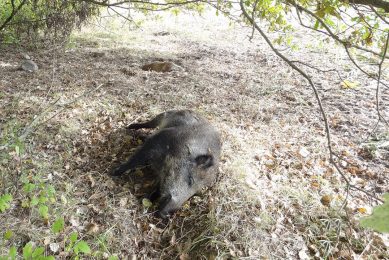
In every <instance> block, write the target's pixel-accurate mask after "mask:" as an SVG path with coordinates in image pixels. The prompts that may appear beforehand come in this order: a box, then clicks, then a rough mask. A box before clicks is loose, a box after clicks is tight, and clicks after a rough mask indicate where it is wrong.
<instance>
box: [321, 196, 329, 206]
mask: <svg viewBox="0 0 389 260" xmlns="http://www.w3.org/2000/svg"><path fill="white" fill-rule="evenodd" d="M331 200H332V197H331V196H330V195H324V196H323V197H321V199H320V202H321V204H323V205H324V206H329V205H330V204H331Z"/></svg>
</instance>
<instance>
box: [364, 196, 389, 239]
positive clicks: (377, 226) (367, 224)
mask: <svg viewBox="0 0 389 260" xmlns="http://www.w3.org/2000/svg"><path fill="white" fill-rule="evenodd" d="M383 197H384V199H385V202H384V204H382V205H379V206H376V207H374V208H373V214H371V215H370V216H368V217H366V218H362V219H361V226H362V227H364V228H371V229H373V230H374V231H378V232H381V233H389V193H386V194H384V196H383Z"/></svg>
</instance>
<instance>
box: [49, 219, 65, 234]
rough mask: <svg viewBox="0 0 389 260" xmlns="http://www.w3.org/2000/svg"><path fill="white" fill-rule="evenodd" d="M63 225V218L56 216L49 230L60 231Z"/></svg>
mask: <svg viewBox="0 0 389 260" xmlns="http://www.w3.org/2000/svg"><path fill="white" fill-rule="evenodd" d="M64 226H65V221H64V219H63V218H58V219H57V220H56V221H55V222H54V223H53V225H52V227H51V230H52V231H53V232H54V233H59V232H61V231H62V229H63V228H64Z"/></svg>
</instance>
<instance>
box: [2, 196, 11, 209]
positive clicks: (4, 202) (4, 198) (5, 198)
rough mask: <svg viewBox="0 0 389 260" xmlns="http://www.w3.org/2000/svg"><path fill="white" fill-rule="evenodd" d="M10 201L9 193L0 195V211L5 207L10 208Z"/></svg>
mask: <svg viewBox="0 0 389 260" xmlns="http://www.w3.org/2000/svg"><path fill="white" fill-rule="evenodd" d="M11 201H12V195H11V194H4V195H2V196H0V212H4V211H5V210H6V209H8V208H10V207H11V205H10V202H11Z"/></svg>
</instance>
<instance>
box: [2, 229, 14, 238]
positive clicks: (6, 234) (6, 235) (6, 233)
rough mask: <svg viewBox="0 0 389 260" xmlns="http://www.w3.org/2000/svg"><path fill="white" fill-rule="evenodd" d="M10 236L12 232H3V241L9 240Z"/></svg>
mask: <svg viewBox="0 0 389 260" xmlns="http://www.w3.org/2000/svg"><path fill="white" fill-rule="evenodd" d="M12 236H13V233H12V230H7V231H5V232H4V235H3V237H4V240H9V239H11V237H12Z"/></svg>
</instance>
